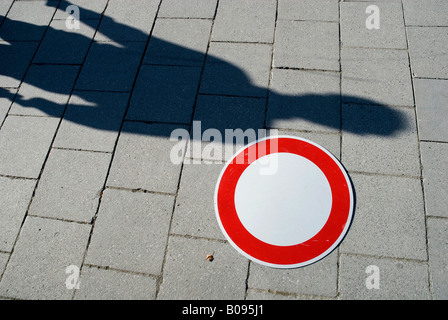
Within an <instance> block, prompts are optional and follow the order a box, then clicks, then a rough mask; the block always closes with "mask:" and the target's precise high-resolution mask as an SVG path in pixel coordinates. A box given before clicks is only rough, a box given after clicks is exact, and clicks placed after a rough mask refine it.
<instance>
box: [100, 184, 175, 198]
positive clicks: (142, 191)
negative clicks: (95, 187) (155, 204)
mask: <svg viewBox="0 0 448 320" xmlns="http://www.w3.org/2000/svg"><path fill="white" fill-rule="evenodd" d="M107 189H111V190H122V191H129V192H133V193H136V192H140V193H152V194H159V195H162V196H175V195H176V193H171V192H162V191H153V190H146V189H142V188H135V189H132V188H125V187H116V186H108V185H106V186H105V187H104V190H107ZM104 190H103V191H102V192H104ZM101 195H102V193H101Z"/></svg>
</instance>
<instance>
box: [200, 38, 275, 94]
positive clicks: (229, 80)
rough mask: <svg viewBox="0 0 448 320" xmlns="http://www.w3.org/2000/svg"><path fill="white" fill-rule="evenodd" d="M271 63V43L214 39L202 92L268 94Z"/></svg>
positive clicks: (206, 65) (204, 75) (203, 79)
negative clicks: (215, 40) (233, 41)
mask: <svg viewBox="0 0 448 320" xmlns="http://www.w3.org/2000/svg"><path fill="white" fill-rule="evenodd" d="M270 65H271V46H269V45H266V44H258V43H219V42H212V43H211V44H210V48H209V51H208V56H207V61H206V64H205V69H204V74H203V77H202V82H201V89H200V92H201V93H211V94H223V95H238V96H254V97H265V96H266V94H267V86H268V83H269V73H270Z"/></svg>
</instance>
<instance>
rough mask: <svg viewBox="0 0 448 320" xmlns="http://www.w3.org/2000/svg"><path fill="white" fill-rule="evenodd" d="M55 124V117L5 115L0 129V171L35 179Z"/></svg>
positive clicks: (57, 121)
mask: <svg viewBox="0 0 448 320" xmlns="http://www.w3.org/2000/svg"><path fill="white" fill-rule="evenodd" d="M58 123H59V119H58V118H46V117H17V116H10V117H8V118H6V120H5V122H4V124H3V127H2V130H1V132H0V174H5V175H11V176H19V177H28V178H37V177H38V176H39V174H40V171H41V169H42V165H43V163H44V161H45V157H46V156H47V153H48V150H49V147H50V144H51V142H52V140H53V136H54V133H55V131H56V128H57V125H58Z"/></svg>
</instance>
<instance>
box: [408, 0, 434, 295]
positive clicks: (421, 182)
mask: <svg viewBox="0 0 448 320" xmlns="http://www.w3.org/2000/svg"><path fill="white" fill-rule="evenodd" d="M400 2H401V11H402V14H403V24H405V25H406V18H405V15H404V5H403V1H400ZM404 33H405V38H406V49H407V55H408V63H409V75H410V78H411V88H412V99H413V102H414V117H415V130H416V136H417V149H418V161H419V165H420V166H419V172H420V179H419V180H420V187H421V190H422V201H423V204H422V205H423V219H424V222H425V246H426V259H427V261H428V271H427V272H428V288H429V293H430V296H431V298H432V299H433V286H432V282H431V271H430V268H429V244H428V222H427V214H426V199H425V188H424V183H423V169H422V168H423V166H422V156H421V145H420V132H419V130H418V119H417V106H416V102H415V89H414V80H413V76H412V74H413V72H412V64H411V55H410V52H409V39H408V32H407V28H404Z"/></svg>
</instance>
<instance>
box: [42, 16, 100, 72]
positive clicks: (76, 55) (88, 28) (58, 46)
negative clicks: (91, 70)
mask: <svg viewBox="0 0 448 320" xmlns="http://www.w3.org/2000/svg"><path fill="white" fill-rule="evenodd" d="M98 23H99V20H88V22H86V23H82V24H81V25H80V27H79V29H68V28H67V26H66V20H53V21H52V22H51V23H50V27H49V28H48V31H47V33H46V34H45V37H44V38H43V40H42V43H41V45H40V46H39V50H38V51H37V53H36V56H35V57H34V60H33V62H34V63H55V64H82V63H83V61H84V58H85V56H86V54H87V51H88V50H89V47H90V43H91V42H92V38H93V35H94V34H95V30H96V28H97V27H98Z"/></svg>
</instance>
